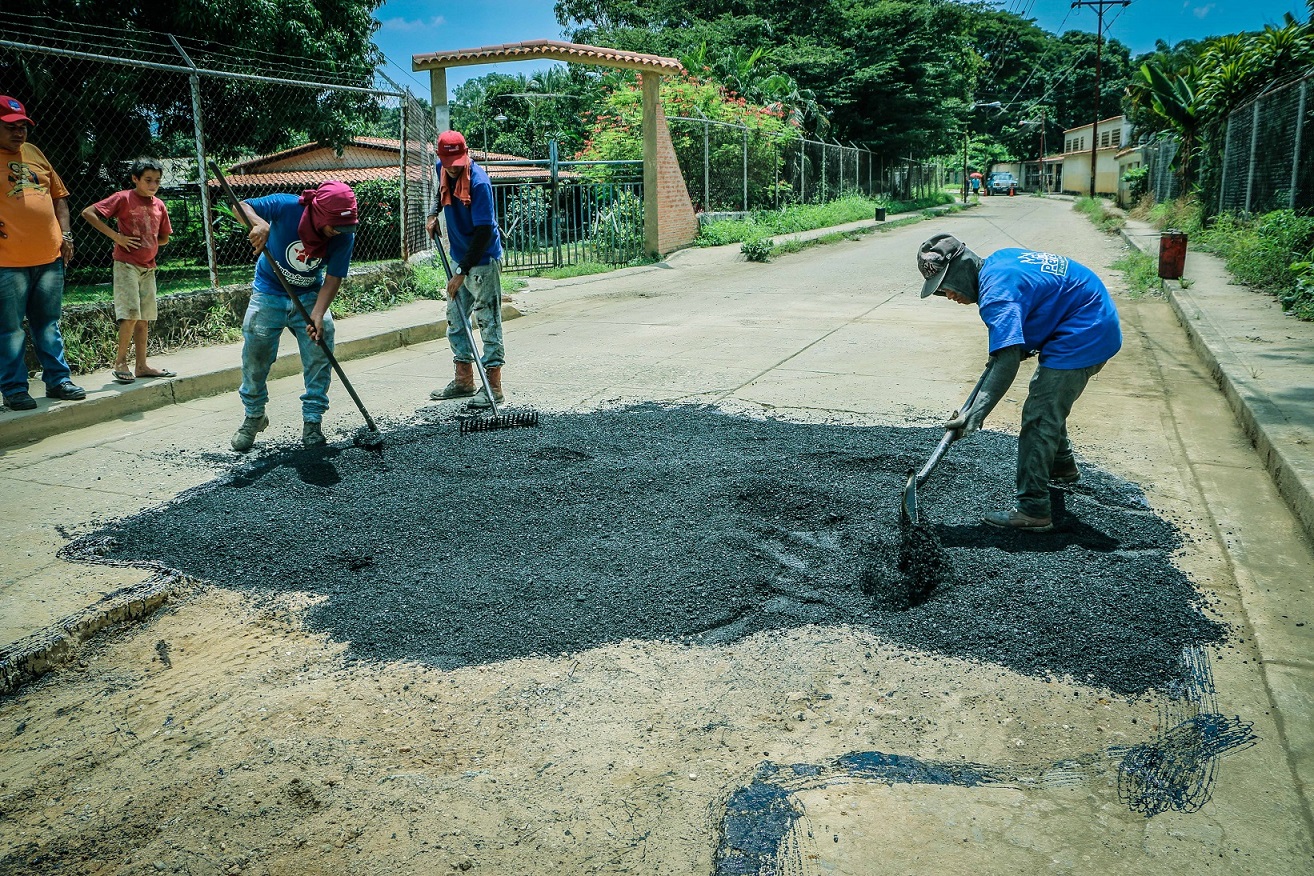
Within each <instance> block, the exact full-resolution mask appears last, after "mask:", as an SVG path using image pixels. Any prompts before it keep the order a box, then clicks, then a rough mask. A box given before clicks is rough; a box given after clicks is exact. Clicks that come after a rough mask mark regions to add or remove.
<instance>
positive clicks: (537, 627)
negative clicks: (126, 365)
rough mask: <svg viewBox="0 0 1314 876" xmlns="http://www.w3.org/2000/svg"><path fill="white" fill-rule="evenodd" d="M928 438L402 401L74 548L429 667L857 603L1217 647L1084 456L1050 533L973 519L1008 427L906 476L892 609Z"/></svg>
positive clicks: (361, 649)
mask: <svg viewBox="0 0 1314 876" xmlns="http://www.w3.org/2000/svg"><path fill="white" fill-rule="evenodd" d="M941 434H942V433H941V432H940V430H938V429H915V428H903V429H901V428H889V427H854V426H848V425H832V424H815V423H796V422H787V421H780V420H766V419H753V418H748V417H744V416H738V415H733V414H728V413H724V412H721V411H719V410H716V409H713V408H706V407H694V406H675V407H671V406H659V405H643V406H638V407H630V408H623V409H616V410H605V411H598V412H594V413H579V414H562V415H553V416H550V417H545V418H544V420H543V423H542V425H541V427H540V428H537V429H518V430H508V431H502V432H489V433H478V434H474V435H460V434H459V431H458V428H457V425H456V423H455V422H453V421H451V420H450V419H442V420H434V421H428V422H417V423H415V424H413V425H409V426H403V427H398V428H395V429H391V430H389V431H388V433H387V436H386V437H387V445H386V448H385V449H384V450H383V451H382V452H370V451H367V450H363V449H360V448H356V447H352V446H346V445H338V446H333V447H330V448H327V449H324V450H322V451H305V450H300V449H294V450H287V451H284V452H277V453H273V454H270V455H267V456H265V457H264V458H262V459H258V460H255V461H253V462H250V463H248V464H245V465H242V466H240V467H239V468H237V469H235V470H234V471H233V472H232V473H231V474H229V475H227V476H225V477H222V478H220V479H218V480H216V481H215V482H212V483H210V484H206V485H204V486H202V487H199V488H197V489H194V490H191V491H188V492H187V493H184V494H183V495H181V496H180V497H178V498H177V499H175V500H174V501H172V502H170V503H167V504H165V505H163V506H160V507H157V508H154V509H150V510H148V511H145V512H143V513H141V514H138V515H136V516H133V517H131V518H127V519H125V520H122V521H120V522H118V523H115V524H112V525H110V526H108V527H106V528H105V529H103V530H101V531H98V532H96V533H92V534H91V535H88V536H86V537H84V538H83V539H81V540H80V541H79V542H75V543H74V544H73V545H70V548H69V549H68V551H66V554H67V555H73V556H82V557H84V558H88V559H95V558H102V559H104V560H106V561H110V562H115V563H121V562H125V561H126V562H143V563H144V562H154V563H162V564H164V565H166V566H169V567H172V568H175V569H177V570H179V571H180V572H182V573H184V574H185V575H187V576H189V577H191V578H195V579H200V580H204V581H209V582H212V583H214V584H216V585H219V586H223V587H232V588H237V589H241V590H244V591H250V592H253V593H256V594H265V595H270V596H278V595H281V594H287V593H293V592H308V593H311V594H316V595H318V596H321V597H323V599H322V600H320V601H318V602H317V603H316V604H314V605H313V606H312V607H311V608H310V609H309V611H308V614H307V617H306V622H307V624H308V626H310V627H311V628H312V629H316V630H322V631H324V632H325V633H327V634H328V635H330V636H331V637H333V638H334V639H336V640H339V641H344V642H346V643H348V644H349V654H350V655H351V656H352V657H354V658H357V659H364V660H415V661H419V662H423V663H427V664H430V665H433V666H436V667H439V668H443V669H451V668H456V667H461V666H467V665H472V664H483V663H489V662H493V661H499V660H505V659H510V658H516V657H524V656H529V655H543V654H546V655H556V654H562V653H570V652H577V651H580V650H584V649H588V648H592V647H596V646H599V645H604V644H607V643H612V642H617V641H620V640H625V639H648V640H675V641H682V642H688V643H694V644H703V645H716V644H720V643H728V642H733V641H735V640H738V639H740V638H742V637H744V636H748V635H751V634H753V633H756V632H759V631H762V630H769V629H781V628H790V627H797V626H801V625H806V624H826V625H835V624H853V625H860V626H863V627H867V628H870V629H871V630H873V631H874V632H875V633H877V634H878V635H880V636H881V637H883V638H885V639H887V640H889V641H891V642H894V643H897V644H899V645H903V646H907V647H909V648H916V649H921V650H925V651H931V652H937V653H940V654H945V655H949V656H952V657H958V658H966V659H969V660H977V661H988V662H990V663H995V664H999V665H1001V666H1006V667H1008V668H1010V669H1013V670H1016V671H1018V672H1022V673H1026V674H1030V675H1041V676H1060V677H1062V676H1066V677H1070V678H1071V679H1073V680H1075V681H1078V682H1081V683H1086V684H1090V685H1095V686H1099V687H1104V688H1108V689H1110V690H1112V691H1115V692H1117V693H1120V694H1138V693H1142V692H1145V691H1148V690H1152V689H1157V690H1165V689H1167V688H1168V687H1169V686H1170V685H1171V684H1172V683H1173V681H1174V679H1176V678H1178V677H1179V676H1180V675H1181V671H1182V667H1181V666H1180V665H1179V655H1180V654H1181V653H1182V651H1183V648H1184V647H1188V646H1192V645H1200V644H1206V643H1211V642H1218V641H1221V640H1222V638H1223V637H1224V635H1225V628H1224V627H1223V625H1221V624H1220V623H1218V622H1217V621H1215V620H1212V619H1210V618H1209V617H1207V616H1206V614H1205V611H1204V603H1203V598H1202V596H1201V594H1200V593H1199V592H1198V591H1197V590H1196V589H1195V587H1194V586H1193V584H1192V583H1191V581H1190V580H1188V579H1187V577H1186V576H1185V575H1184V574H1183V573H1182V572H1181V571H1180V570H1179V569H1177V568H1176V567H1175V566H1174V565H1173V563H1172V562H1171V555H1172V554H1173V552H1174V551H1176V550H1177V549H1178V548H1180V547H1181V545H1182V535H1181V533H1180V532H1179V530H1178V529H1177V528H1176V527H1175V526H1174V525H1172V524H1171V523H1169V522H1168V521H1166V520H1164V519H1162V518H1160V517H1158V516H1157V515H1155V514H1154V513H1153V512H1152V511H1151V510H1150V509H1149V507H1148V505H1147V504H1146V502H1145V499H1144V497H1143V495H1142V494H1141V492H1140V490H1139V489H1138V488H1137V487H1136V486H1135V485H1133V484H1129V483H1127V482H1125V481H1122V480H1120V479H1118V478H1116V477H1114V476H1113V475H1110V474H1108V473H1105V472H1101V471H1097V470H1094V469H1092V468H1089V467H1083V478H1082V480H1081V482H1080V483H1079V484H1077V485H1076V486H1075V487H1074V488H1072V489H1071V490H1068V491H1066V492H1064V493H1061V494H1056V500H1057V502H1056V516H1058V517H1060V518H1061V519H1059V520H1058V525H1057V528H1056V530H1055V531H1054V532H1052V533H1046V534H1034V533H1025V534H1024V533H1010V532H1005V531H1000V530H997V529H993V528H991V527H988V526H986V525H984V524H982V523H981V522H980V519H979V518H980V514H981V513H983V512H985V511H989V510H996V509H1002V508H1008V507H1011V505H1012V492H1013V481H1014V469H1013V466H1014V459H1015V454H1016V439H1014V438H1012V437H1010V436H1007V435H1003V434H998V433H990V432H983V433H978V434H977V435H975V436H974V437H973V438H972V439H971V440H969V441H965V442H962V443H961V444H959V445H956V446H955V448H954V450H953V453H952V454H950V456H949V457H948V458H947V459H946V460H945V462H944V463H943V464H942V465H941V467H940V469H939V470H938V471H937V472H936V475H935V477H934V478H933V479H932V480H931V481H930V482H928V483H927V484H926V485H924V486H923V487H922V488H920V489H919V498H920V500H921V506H922V515H921V517H922V519H921V524H922V525H923V526H924V527H927V528H928V532H929V534H931V535H933V536H934V538H935V539H936V540H937V541H938V542H939V544H940V545H942V546H943V551H944V555H945V556H946V557H947V558H948V560H949V568H946V569H939V570H937V571H936V574H937V575H938V576H939V578H938V586H936V587H935V589H934V591H933V592H931V593H930V594H929V598H927V599H926V601H925V602H923V603H922V604H920V605H912V604H910V599H909V593H910V585H911V584H912V583H913V582H910V576H909V570H908V568H907V556H906V554H907V546H906V544H905V540H904V533H902V532H901V530H900V519H899V518H900V514H899V509H900V502H901V498H902V492H903V486H904V479H905V473H906V472H907V470H908V468H909V467H910V466H912V465H915V464H916V463H917V461H918V460H920V459H922V458H924V457H925V455H926V454H927V453H928V452H929V451H930V449H931V448H933V447H934V446H935V443H936V441H937V440H939V438H940V436H941ZM901 550H902V551H903V553H904V554H905V556H904V563H903V565H904V568H902V569H901V568H900V565H901V564H900V553H901ZM912 601H913V602H915V600H912Z"/></svg>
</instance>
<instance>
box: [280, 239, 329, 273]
mask: <svg viewBox="0 0 1314 876" xmlns="http://www.w3.org/2000/svg"><path fill="white" fill-rule="evenodd" d="M283 257H284V258H286V259H287V263H288V265H290V266H291V268H292V270H294V271H300V272H302V273H306V274H308V273H310V272H311V271H313V270H315V269H316V268H318V267H319V265H320V262H322V261H324V260H323V259H307V258H306V245H305V244H304V243H302V242H301V241H300V240H294V241H292V242H291V243H289V244H288V245H287V252H285V253H284V254H283Z"/></svg>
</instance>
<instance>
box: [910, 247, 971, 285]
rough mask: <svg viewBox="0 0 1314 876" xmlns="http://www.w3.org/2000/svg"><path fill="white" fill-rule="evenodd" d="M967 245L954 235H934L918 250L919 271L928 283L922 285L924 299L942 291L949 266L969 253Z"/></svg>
mask: <svg viewBox="0 0 1314 876" xmlns="http://www.w3.org/2000/svg"><path fill="white" fill-rule="evenodd" d="M968 251H969V250H968V249H967V244H965V243H963V242H962V241H961V240H959V239H958V238H956V237H954V236H953V235H952V234H945V233H940V234H936V235H933V236H932V237H931V238H930V239H929V240H927V241H926V242H925V243H923V244H922V245H921V248H920V249H918V250H917V270H919V271H921V273H922V277H923V278H925V280H926V282H924V283H922V297H923V298H927V297H929V296H931V295H934V294H935V293H937V292H939V291H940V284H941V283H943V282H944V275H945V274H947V273H948V272H949V265H950V264H951V263H952V262H953V260H954V259H956V258H958V257H959V256H961V255H962V254H963V253H964V252H968Z"/></svg>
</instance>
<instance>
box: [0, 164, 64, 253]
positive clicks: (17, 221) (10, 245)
mask: <svg viewBox="0 0 1314 876" xmlns="http://www.w3.org/2000/svg"><path fill="white" fill-rule="evenodd" d="M67 197H68V189H66V188H64V181H63V180H62V179H60V178H59V174H57V173H55V169H54V168H53V167H51V166H50V161H49V160H48V159H47V158H46V156H45V155H43V154H41V150H40V149H38V148H36V147H35V146H33V145H32V144H31V143H24V144H23V146H22V149H21V151H19V152H9V151H7V150H4V149H0V222H3V223H5V224H4V228H3V229H0V230H3V231H4V233H5V234H6V235H7V236H6V237H0V268H32V267H36V266H37V265H48V264H50V263H51V262H53V261H54V260H55V259H57V258H59V245H60V240H61V236H62V234H63V232H62V231H60V228H59V220H58V219H56V218H55V201H56V200H58V199H59V198H67Z"/></svg>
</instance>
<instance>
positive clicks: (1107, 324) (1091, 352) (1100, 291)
mask: <svg viewBox="0 0 1314 876" xmlns="http://www.w3.org/2000/svg"><path fill="white" fill-rule="evenodd" d="M977 304H978V305H979V306H980V308H981V319H982V321H984V322H985V324H986V328H988V329H989V330H990V352H991V354H994V353H997V352H999V351H1000V350H1002V349H1004V348H1005V347H1012V346H1015V345H1018V344H1020V345H1021V346H1022V348H1023V349H1024V350H1026V351H1033V350H1035V351H1039V353H1040V364H1041V365H1043V366H1045V367H1046V368H1060V369H1073V368H1089V367H1091V366H1092V365H1099V364H1100V363H1101V362H1107V361H1108V360H1109V359H1112V358H1113V356H1114V354H1116V353H1117V352H1118V351H1119V350H1120V349H1122V329H1121V328H1119V326H1118V310H1117V308H1115V307H1114V306H1113V299H1112V298H1110V297H1109V290H1107V289H1105V288H1104V283H1103V282H1102V281H1101V280H1100V278H1099V277H1098V276H1096V274H1095V272H1094V271H1092V270H1091V269H1090V268H1088V267H1086V266H1085V265H1082V264H1078V263H1077V262H1074V261H1072V260H1071V259H1069V258H1067V257H1066V256H1060V255H1054V254H1052V253H1047V252H1032V251H1030V250H1025V249H1001V250H999V251H998V252H996V253H995V254H994V255H991V256H990V257H989V258H987V259H986V260H985V262H984V263H983V264H982V265H981V285H980V297H979V298H978V299H977Z"/></svg>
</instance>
